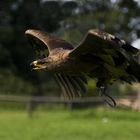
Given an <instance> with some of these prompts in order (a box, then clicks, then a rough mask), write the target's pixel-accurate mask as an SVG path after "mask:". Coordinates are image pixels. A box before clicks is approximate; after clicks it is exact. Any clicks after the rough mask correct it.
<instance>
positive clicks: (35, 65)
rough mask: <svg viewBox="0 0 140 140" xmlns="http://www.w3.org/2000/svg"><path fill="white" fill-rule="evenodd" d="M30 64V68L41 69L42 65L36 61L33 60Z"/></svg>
mask: <svg viewBox="0 0 140 140" xmlns="http://www.w3.org/2000/svg"><path fill="white" fill-rule="evenodd" d="M30 66H31V69H32V70H39V69H43V66H42V65H41V64H38V61H33V62H32V63H31V64H30Z"/></svg>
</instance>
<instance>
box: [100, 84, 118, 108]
mask: <svg viewBox="0 0 140 140" xmlns="http://www.w3.org/2000/svg"><path fill="white" fill-rule="evenodd" d="M99 90H100V91H99V93H100V95H101V96H102V97H103V98H104V101H105V102H106V103H107V104H108V105H109V106H111V107H115V106H116V102H115V100H114V99H113V98H112V97H111V96H110V95H109V94H107V93H106V91H107V86H105V85H103V86H100V87H99Z"/></svg>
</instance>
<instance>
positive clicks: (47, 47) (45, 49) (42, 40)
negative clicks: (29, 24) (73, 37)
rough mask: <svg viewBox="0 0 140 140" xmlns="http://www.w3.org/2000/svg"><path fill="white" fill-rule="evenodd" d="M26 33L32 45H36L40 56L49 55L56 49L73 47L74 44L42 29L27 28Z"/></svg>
mask: <svg viewBox="0 0 140 140" xmlns="http://www.w3.org/2000/svg"><path fill="white" fill-rule="evenodd" d="M25 35H26V36H27V38H28V39H29V42H30V43H31V45H32V46H35V47H34V48H35V51H36V54H37V56H38V57H41V58H42V57H47V56H48V55H49V54H50V53H51V52H52V51H53V50H54V49H57V48H63V49H68V50H69V49H73V46H72V45H71V44H70V43H68V42H66V41H64V40H62V39H59V38H56V37H54V36H51V35H48V34H47V33H46V32H43V31H40V30H34V29H29V30H26V32H25Z"/></svg>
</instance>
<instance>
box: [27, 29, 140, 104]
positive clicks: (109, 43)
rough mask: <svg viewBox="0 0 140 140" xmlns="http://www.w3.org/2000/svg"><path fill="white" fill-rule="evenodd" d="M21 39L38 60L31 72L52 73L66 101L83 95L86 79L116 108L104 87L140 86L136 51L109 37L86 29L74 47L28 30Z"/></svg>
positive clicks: (95, 30) (102, 32)
mask: <svg viewBox="0 0 140 140" xmlns="http://www.w3.org/2000/svg"><path fill="white" fill-rule="evenodd" d="M25 35H26V36H27V38H28V40H29V42H30V43H31V44H32V45H33V46H35V48H36V52H37V56H38V59H37V60H34V61H33V62H32V63H31V64H30V65H31V68H32V69H33V70H40V69H42V70H45V71H48V72H50V73H52V74H53V75H54V77H55V79H56V81H57V82H58V84H59V86H60V87H61V89H62V93H63V94H64V96H65V97H67V98H69V99H73V98H75V97H80V96H81V95H82V94H83V93H85V92H86V84H87V77H90V78H94V79H96V86H97V88H98V89H99V91H100V95H101V96H103V97H104V100H105V102H107V103H108V104H109V105H110V106H116V102H115V100H114V99H113V98H112V97H111V96H110V95H109V94H107V91H106V89H107V87H108V85H111V84H113V83H115V82H116V81H121V82H127V83H129V84H131V83H133V82H140V65H139V63H138V55H139V53H140V50H138V49H136V48H134V47H133V46H131V45H130V44H128V43H127V42H125V41H124V40H122V39H119V38H118V37H116V36H114V35H112V34H110V33H107V32H104V31H101V30H98V29H90V30H89V31H88V32H87V34H86V36H85V38H84V39H83V41H81V43H79V45H77V46H73V45H72V44H71V43H69V42H67V41H65V40H63V39H60V38H58V37H56V36H53V35H50V34H48V33H46V32H44V31H41V30H36V29H28V30H26V31H25Z"/></svg>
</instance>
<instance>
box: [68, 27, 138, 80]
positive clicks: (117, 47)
mask: <svg viewBox="0 0 140 140" xmlns="http://www.w3.org/2000/svg"><path fill="white" fill-rule="evenodd" d="M138 52H139V50H138V49H136V48H134V47H133V46H131V45H129V44H127V43H126V42H125V41H124V40H121V39H119V38H117V37H115V36H113V35H111V34H109V33H106V32H103V31H100V30H97V29H95V30H93V29H91V30H89V32H88V33H87V35H86V37H85V39H84V40H83V41H82V43H80V44H79V45H78V47H76V48H74V49H73V50H72V51H71V52H70V54H69V57H70V58H80V59H82V60H83V59H85V60H86V59H87V58H88V57H89V56H90V57H89V59H88V61H91V62H92V61H94V58H95V57H96V58H98V59H97V60H99V62H101V63H102V64H101V67H99V68H98V69H97V70H96V71H94V72H98V73H99V71H101V73H99V75H102V73H103V72H102V71H103V70H105V72H104V73H105V75H106V70H107V72H108V73H109V72H110V73H114V75H115V76H116V78H118V79H119V78H120V77H123V76H124V77H125V78H126V77H127V78H128V77H129V75H134V76H135V78H136V79H138V80H139V81H140V76H139V75H140V73H139V70H140V65H138V61H137V60H135V58H134V57H135V55H136V54H137V53H138ZM97 63H98V62H97ZM97 65H98V64H97ZM134 66H135V70H134V68H132V67H134ZM136 69H137V70H136ZM95 75H96V74H95ZM97 77H98V76H97ZM127 78H126V79H124V80H125V81H129V80H130V82H131V80H132V81H133V80H134V79H133V78H132V77H131V78H130V77H129V78H130V79H129V78H128V79H129V80H127Z"/></svg>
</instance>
